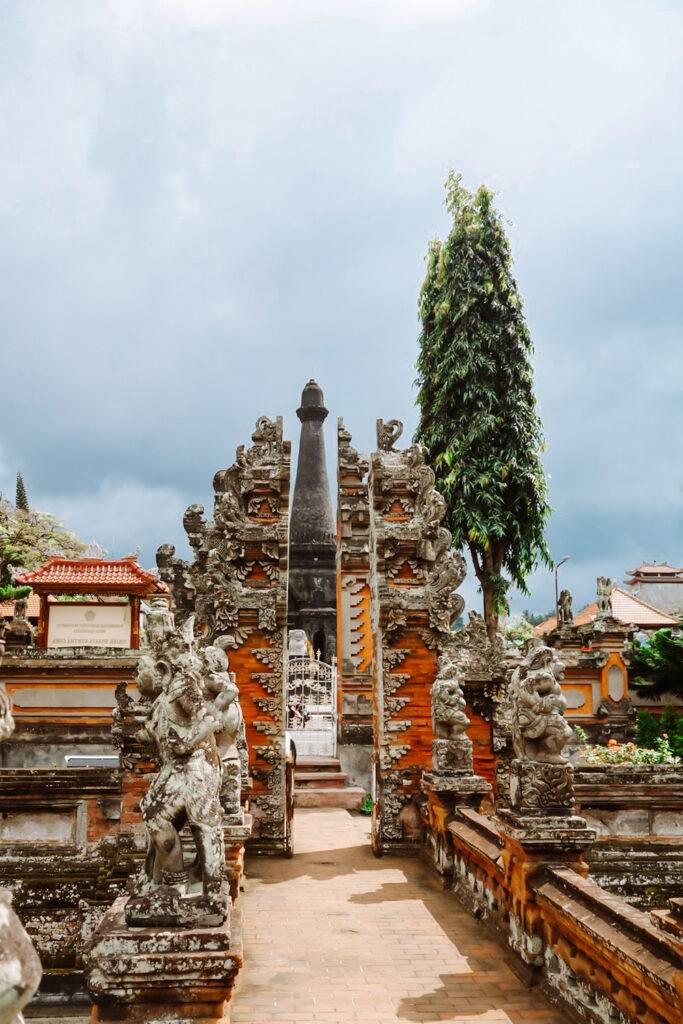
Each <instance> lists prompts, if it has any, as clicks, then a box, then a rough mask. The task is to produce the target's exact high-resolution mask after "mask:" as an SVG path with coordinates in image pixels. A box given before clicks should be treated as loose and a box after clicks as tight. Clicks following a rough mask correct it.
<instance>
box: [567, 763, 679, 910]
mask: <svg viewBox="0 0 683 1024" xmlns="http://www.w3.org/2000/svg"><path fill="white" fill-rule="evenodd" d="M574 779H575V787H574V788H575V793H576V798H577V801H578V805H579V809H580V813H581V814H582V815H583V817H584V818H585V819H586V821H587V822H588V824H589V825H590V826H591V827H592V828H594V829H596V831H597V834H598V838H597V841H596V842H595V843H594V844H593V846H592V847H591V849H590V851H589V853H588V863H589V865H590V871H591V876H592V877H593V878H595V880H596V881H598V882H599V883H600V885H602V886H603V887H604V888H605V889H607V890H608V891H609V892H613V893H617V894H618V895H620V896H623V897H624V898H625V899H627V900H628V901H629V903H632V904H634V905H635V906H638V907H640V908H649V907H661V906H664V905H665V904H666V902H667V900H668V899H670V898H671V897H674V896H677V895H679V894H680V893H681V892H683V767H682V766H680V765H640V766H634V765H584V764H581V763H578V764H576V765H575V768H574Z"/></svg>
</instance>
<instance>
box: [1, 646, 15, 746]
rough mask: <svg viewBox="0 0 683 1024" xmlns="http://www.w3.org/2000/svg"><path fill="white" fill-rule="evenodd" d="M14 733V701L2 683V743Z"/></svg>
mask: <svg viewBox="0 0 683 1024" xmlns="http://www.w3.org/2000/svg"><path fill="white" fill-rule="evenodd" d="M0 653H2V652H0ZM13 732H14V716H13V715H12V701H11V699H10V695H9V694H8V692H7V690H6V689H5V684H4V683H0V743H2V741H3V740H7V739H9V737H10V736H11V735H12V733H13Z"/></svg>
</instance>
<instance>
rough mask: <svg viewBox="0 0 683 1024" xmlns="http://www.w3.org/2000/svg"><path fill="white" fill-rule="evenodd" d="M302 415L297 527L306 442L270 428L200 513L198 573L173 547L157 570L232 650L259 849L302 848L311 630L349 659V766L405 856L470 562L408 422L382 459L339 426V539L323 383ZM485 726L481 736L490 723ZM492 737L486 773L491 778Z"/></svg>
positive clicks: (325, 649) (190, 526)
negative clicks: (297, 803) (301, 706)
mask: <svg viewBox="0 0 683 1024" xmlns="http://www.w3.org/2000/svg"><path fill="white" fill-rule="evenodd" d="M297 414H298V416H299V418H300V420H301V422H302V433H301V445H300V450H299V462H298V471H297V480H296V487H295V490H294V499H293V503H292V515H291V523H290V501H289V494H290V475H291V458H290V453H291V445H290V442H289V441H286V440H284V439H283V434H282V419H281V418H280V417H279V418H277V419H276V420H270V419H268V418H267V417H265V416H264V417H261V418H260V419H259V420H258V422H257V424H256V429H255V430H254V433H253V434H252V444H251V445H250V446H249V447H245V446H240V447H239V448H238V449H237V453H236V457H235V462H234V463H233V465H232V466H230V468H228V469H224V470H219V471H218V472H217V473H216V474H215V476H214V480H213V486H214V509H213V518H212V519H207V518H206V516H205V512H204V508H203V507H202V506H201V505H191V506H190V507H189V508H188V509H187V511H186V513H185V516H184V520H183V522H184V526H185V530H186V532H187V535H188V538H189V543H190V546H191V548H192V551H193V555H194V558H193V561H192V563H191V564H190V563H187V562H185V561H183V560H181V559H179V558H177V557H176V555H175V550H174V548H173V547H172V546H171V545H162V546H161V547H160V548H159V551H158V554H157V562H158V566H159V570H160V574H161V577H162V579H163V580H164V581H165V582H166V583H167V584H168V585H169V586H170V588H171V590H172V592H173V595H174V598H175V604H176V618H177V619H178V620H179V621H181V622H182V621H184V620H186V619H187V618H188V617H189V616H190V615H191V614H193V615H194V616H195V629H196V631H197V632H199V633H200V634H201V635H202V636H203V638H204V639H206V640H211V641H213V642H216V641H217V642H219V643H220V644H221V645H222V646H223V647H224V648H225V649H226V650H227V652H228V654H229V659H230V669H231V671H233V672H235V674H236V677H237V684H238V686H239V691H240V697H241V702H242V707H243V711H244V716H245V721H246V725H247V742H248V745H249V748H250V749H249V753H250V764H251V766H252V776H253V780H254V789H253V793H252V795H251V808H252V811H253V814H254V842H255V845H257V846H258V847H259V848H261V849H271V850H273V851H281V850H286V849H288V848H289V845H290V825H289V819H290V817H291V811H290V812H288V807H289V806H290V805H291V800H290V799H289V798H288V792H287V789H288V787H287V770H286V756H285V729H286V724H287V723H286V707H285V704H286V699H285V695H286V686H287V651H288V645H287V636H288V630H294V629H303V630H304V631H305V633H306V636H307V639H308V640H309V641H310V643H311V646H312V653H313V655H314V656H315V655H316V654H317V655H318V656H319V657H320V658H321V661H323V662H327V663H332V662H333V661H334V660H335V656H336V665H337V675H338V683H339V685H338V688H337V692H336V700H337V714H336V715H335V716H334V719H335V723H336V729H337V737H336V738H337V741H338V751H339V756H340V759H341V760H342V764H343V766H344V768H345V770H346V771H347V773H348V774H349V775H350V776H351V777H352V779H353V780H354V781H357V782H359V783H360V784H363V785H364V786H365V788H366V789H368V790H371V792H372V796H373V808H374V810H373V840H374V848H375V850H376V852H378V853H380V852H383V851H384V850H386V849H390V848H394V847H400V846H401V845H402V844H403V842H404V837H405V835H406V832H407V831H408V832H409V829H410V818H411V813H412V812H411V803H412V802H413V801H414V800H415V799H416V798H417V796H418V795H419V791H420V780H421V776H422V772H423V770H429V769H430V767H431V766H432V741H433V739H434V736H433V729H432V713H431V701H430V689H431V687H432V684H433V683H434V680H435V678H436V676H437V666H438V660H439V657H440V655H441V654H442V651H443V648H444V643H445V642H446V641H448V643H449V644H450V643H451V641H452V634H451V624H452V622H453V620H454V619H455V618H456V617H457V616H458V615H459V614H460V612H461V611H462V609H463V604H464V602H463V600H462V598H461V597H460V596H459V595H458V594H457V588H458V587H459V586H460V584H461V583H462V581H463V579H464V576H465V562H464V560H463V558H462V557H461V556H460V555H459V554H458V553H456V552H453V551H451V550H450V534H449V533H448V531H447V530H446V529H444V528H443V527H442V526H441V521H442V519H443V516H444V512H445V506H444V502H443V499H442V498H441V496H440V495H439V494H438V492H437V491H436V490H435V488H434V486H433V485H434V475H433V473H432V470H431V469H430V468H429V467H428V466H426V465H425V463H424V456H423V452H422V450H421V448H420V447H419V446H418V445H410V446H408V447H406V448H404V449H399V448H398V447H397V442H398V441H399V438H400V435H401V432H402V426H401V424H400V423H399V422H398V421H397V420H390V421H389V422H387V423H384V422H383V421H382V420H379V421H378V423H377V450H376V451H375V452H373V453H372V454H371V455H370V456H364V455H360V454H359V453H358V452H356V451H355V450H354V448H353V447H352V445H351V435H350V434H349V432H348V431H347V430H346V428H345V426H344V424H343V422H342V420H339V422H338V430H337V438H338V451H337V466H338V469H337V517H336V518H337V522H336V527H335V523H334V517H333V513H332V507H331V503H330V493H329V485H328V481H327V473H326V469H325V444H324V438H323V434H322V424H323V421H324V419H325V417H326V416H327V410H326V409H325V407H324V404H323V395H322V391H321V389H320V387H319V386H318V385H317V384H316V383H315V381H310V382H309V383H308V384H307V385H306V387H305V388H304V391H303V395H302V401H301V406H300V408H299V410H298V413H297ZM475 634H477V623H476V621H475V622H474V623H473V624H472V626H471V628H470V629H469V630H465V631H464V632H463V635H462V639H461V640H460V650H461V654H462V658H461V661H462V663H463V665H465V666H466V663H467V654H468V651H467V648H468V645H469V644H471V643H474V642H476V640H477V636H478V637H479V639H480V638H481V630H479V633H478V634H477V635H476V636H475ZM477 664H481V659H478V660H477ZM471 717H472V718H473V721H474V726H475V731H476V724H477V713H476V710H473V711H472V713H471ZM482 722H483V720H482ZM486 728H487V727H486V725H485V724H484V732H485V733H486ZM488 735H489V734H486V735H485V736H484V740H483V743H482V744H480V746H481V748H482V751H481V753H482V757H480V758H479V761H478V763H477V769H478V770H479V771H480V772H482V773H483V774H484V775H486V774H487V770H486V769H487V767H488V765H487V764H486V763H484V762H485V761H486V758H487V757H488V758H490V740H489V739H488V738H487V736H488ZM476 754H477V751H476V750H475V760H476ZM444 767H447V766H446V765H444Z"/></svg>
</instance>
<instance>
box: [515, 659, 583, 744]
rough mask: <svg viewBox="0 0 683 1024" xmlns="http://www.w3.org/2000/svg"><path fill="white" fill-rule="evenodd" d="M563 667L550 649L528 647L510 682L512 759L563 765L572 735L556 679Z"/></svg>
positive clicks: (564, 702) (564, 703) (560, 688)
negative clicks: (563, 754)
mask: <svg viewBox="0 0 683 1024" xmlns="http://www.w3.org/2000/svg"><path fill="white" fill-rule="evenodd" d="M563 672H564V667H563V664H562V662H561V661H560V659H559V658H556V657H555V655H554V653H553V651H552V650H551V648H550V647H546V646H545V644H543V643H542V642H540V641H539V642H537V643H535V644H533V645H532V646H531V648H530V649H529V651H528V652H527V654H526V655H525V657H524V659H523V660H522V663H521V664H520V665H519V666H518V667H517V668H516V669H515V671H514V672H513V675H512V679H511V681H510V689H509V694H508V697H509V702H510V719H511V732H512V743H513V746H514V750H515V755H516V756H517V757H518V758H521V759H523V760H529V761H538V762H551V763H556V764H558V763H563V761H564V759H563V757H562V750H563V748H564V747H565V746H566V745H567V743H568V742H569V740H570V738H571V735H572V731H571V729H570V728H569V726H568V725H567V722H566V720H565V717H564V712H565V708H566V706H567V702H566V700H565V699H564V697H563V695H562V687H561V686H560V682H559V681H560V679H561V678H562V675H563Z"/></svg>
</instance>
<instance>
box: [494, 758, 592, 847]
mask: <svg viewBox="0 0 683 1024" xmlns="http://www.w3.org/2000/svg"><path fill="white" fill-rule="evenodd" d="M509 797H510V806H509V807H499V808H498V811H497V817H498V819H499V822H500V824H501V830H502V831H503V832H504V834H505V836H506V837H507V838H508V839H509V840H510V841H511V842H512V843H515V844H518V845H519V846H521V847H523V848H524V849H525V850H526V851H527V852H528V853H530V854H531V853H533V854H534V855H538V856H541V857H553V858H558V857H559V859H560V860H565V859H566V858H567V857H569V858H570V859H571V857H572V856H573V855H575V854H580V852H581V851H583V850H585V849H587V848H588V847H589V846H590V845H591V844H592V843H593V842H594V841H595V839H596V835H597V833H596V831H595V829H591V828H589V827H588V825H587V823H586V820H585V818H580V817H579V816H578V815H576V814H574V769H573V767H572V766H571V765H570V764H567V763H566V762H560V763H557V764H556V763H553V762H541V761H527V760H523V759H521V758H515V759H514V760H513V761H512V763H511V765H510V789H509Z"/></svg>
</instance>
